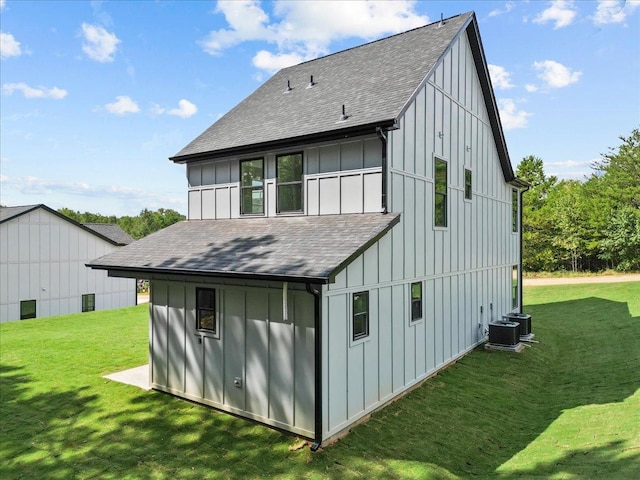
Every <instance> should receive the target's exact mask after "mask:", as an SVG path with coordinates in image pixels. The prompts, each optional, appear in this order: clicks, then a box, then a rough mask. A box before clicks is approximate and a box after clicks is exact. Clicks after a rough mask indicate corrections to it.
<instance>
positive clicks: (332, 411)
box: [322, 34, 519, 439]
mask: <svg viewBox="0 0 640 480" xmlns="http://www.w3.org/2000/svg"><path fill="white" fill-rule="evenodd" d="M440 133H442V135H440ZM389 137H390V141H389V167H390V171H389V190H390V195H389V197H390V198H389V210H390V211H392V212H402V217H401V222H400V223H399V224H398V225H396V226H395V227H394V228H393V229H392V231H391V232H390V233H389V234H387V235H386V236H385V237H383V238H382V239H381V240H380V241H379V242H378V243H377V244H376V245H374V246H372V247H371V248H370V249H368V250H367V251H366V252H365V253H364V254H363V255H361V256H360V257H359V258H358V259H356V260H355V261H354V262H353V263H351V264H350V265H349V266H348V267H347V269H346V270H345V271H343V272H342V273H340V274H339V275H338V276H337V278H336V281H335V283H334V284H331V285H328V286H326V287H324V289H323V302H324V303H323V319H322V322H323V329H324V332H325V335H324V337H323V341H324V343H325V344H324V347H323V361H324V362H325V365H324V368H325V372H326V373H325V375H324V378H323V382H324V387H325V388H324V391H323V395H324V402H323V405H324V411H323V418H324V432H323V437H324V438H325V439H326V438H329V437H331V436H332V435H335V434H337V433H339V432H340V431H341V430H343V429H344V428H346V427H348V426H349V425H350V424H351V423H353V422H354V421H356V420H357V419H358V418H360V417H362V416H364V415H366V414H367V413H368V412H371V411H372V410H374V409H375V408H377V407H379V406H381V405H383V404H384V403H385V402H387V401H388V400H390V399H391V398H393V397H394V396H396V395H398V394H400V393H402V392H403V391H405V390H406V389H407V388H409V387H411V386H412V385H414V384H416V383H417V382H419V381H420V380H422V379H424V378H427V377H428V376H429V375H431V374H433V373H435V372H436V371H437V370H438V369H440V368H442V367H443V366H445V365H447V364H448V363H450V362H451V361H453V360H454V359H456V358H458V357H459V356H461V355H463V354H464V353H466V352H468V351H469V350H470V349H472V348H474V347H475V346H476V345H477V344H478V343H479V342H480V341H482V340H483V339H484V336H485V333H484V332H485V328H486V326H487V325H488V323H489V322H490V321H491V320H496V319H499V318H500V317H501V315H502V314H504V313H507V312H510V311H512V306H511V269H512V266H513V265H516V264H517V263H518V258H519V251H518V235H517V234H514V233H512V231H511V191H512V187H511V186H510V185H508V184H506V183H505V181H504V177H503V174H502V170H501V167H500V163H499V159H498V153H497V150H496V148H495V145H494V143H493V136H492V134H491V127H490V125H489V121H488V117H487V112H486V110H485V106H484V103H483V99H482V95H481V90H480V84H479V80H478V77H477V74H476V72H475V66H474V63H473V59H472V58H471V51H470V48H469V44H468V40H467V38H466V34H464V35H462V36H461V37H460V39H459V40H458V41H456V42H455V43H454V44H453V45H452V48H451V50H450V51H448V53H447V54H446V55H445V57H444V58H443V60H442V62H441V63H440V64H439V66H438V67H437V69H436V70H435V72H434V74H433V75H432V76H431V77H430V78H429V79H428V82H427V83H426V85H425V86H424V88H423V89H422V90H421V91H420V92H419V93H418V95H417V96H416V99H415V101H414V102H413V103H412V104H411V105H410V106H409V108H408V109H407V111H406V114H405V115H404V116H403V117H402V118H401V119H400V129H398V130H395V131H392V132H390V135H389ZM467 147H468V148H467ZM436 156H437V157H439V158H442V159H444V160H446V161H447V162H448V177H449V178H448V226H447V228H437V227H434V226H433V225H434V222H433V215H434V211H433V208H434V207H433V205H434V203H433V189H434V157H436ZM465 167H466V168H470V169H471V170H472V172H473V198H472V199H471V200H470V201H469V200H465V199H464V169H465ZM417 281H419V282H422V285H423V318H422V319H421V320H418V321H416V322H411V309H410V302H411V292H410V284H411V283H412V282H417ZM363 290H366V291H368V292H369V302H370V332H369V336H368V337H367V338H366V339H364V340H361V341H356V342H353V341H351V338H352V335H351V332H350V329H351V318H352V311H351V308H352V307H351V302H352V300H351V299H352V294H353V293H356V292H360V291H363Z"/></svg>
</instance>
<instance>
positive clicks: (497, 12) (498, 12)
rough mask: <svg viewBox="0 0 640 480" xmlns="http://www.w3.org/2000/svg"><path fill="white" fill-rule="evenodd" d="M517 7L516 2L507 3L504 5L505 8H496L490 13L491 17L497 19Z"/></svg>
mask: <svg viewBox="0 0 640 480" xmlns="http://www.w3.org/2000/svg"><path fill="white" fill-rule="evenodd" d="M513 7H515V2H507V3H505V4H504V8H502V9H500V8H496V9H495V10H491V11H490V12H489V16H490V17H497V16H498V15H502V14H504V13H509V12H510V11H511V10H513Z"/></svg>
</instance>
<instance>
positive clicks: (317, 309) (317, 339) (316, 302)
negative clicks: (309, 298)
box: [306, 283, 322, 452]
mask: <svg viewBox="0 0 640 480" xmlns="http://www.w3.org/2000/svg"><path fill="white" fill-rule="evenodd" d="M306 287H307V292H309V293H310V294H311V295H313V314H314V320H313V328H314V352H313V356H314V378H315V393H314V395H315V413H314V416H315V421H314V430H315V431H314V439H313V445H311V451H312V452H315V451H317V450H318V449H319V448H320V445H321V444H322V329H321V328H320V327H321V323H322V315H321V304H320V302H321V295H320V291H319V290H318V289H317V288H314V287H313V286H312V285H311V284H310V283H307V284H306Z"/></svg>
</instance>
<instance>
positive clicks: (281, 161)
mask: <svg viewBox="0 0 640 480" xmlns="http://www.w3.org/2000/svg"><path fill="white" fill-rule="evenodd" d="M276 177H277V179H276V189H277V196H278V198H277V207H278V213H285V212H301V211H302V154H301V153H294V154H291V155H278V156H277V157H276Z"/></svg>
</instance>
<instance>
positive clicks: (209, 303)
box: [196, 288, 217, 334]
mask: <svg viewBox="0 0 640 480" xmlns="http://www.w3.org/2000/svg"><path fill="white" fill-rule="evenodd" d="M196 328H197V329H198V330H207V331H209V332H211V333H214V334H215V333H217V321H216V291H215V290H214V289H212V288H196Z"/></svg>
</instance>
